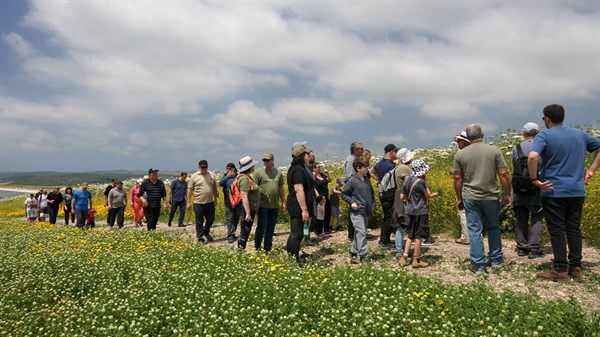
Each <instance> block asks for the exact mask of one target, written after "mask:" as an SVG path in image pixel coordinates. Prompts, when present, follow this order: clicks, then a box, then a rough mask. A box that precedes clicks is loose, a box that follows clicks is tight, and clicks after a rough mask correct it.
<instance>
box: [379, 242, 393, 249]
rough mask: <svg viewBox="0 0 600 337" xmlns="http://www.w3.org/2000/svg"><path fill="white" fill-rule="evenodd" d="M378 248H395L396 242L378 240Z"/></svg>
mask: <svg viewBox="0 0 600 337" xmlns="http://www.w3.org/2000/svg"><path fill="white" fill-rule="evenodd" d="M379 248H383V249H392V248H396V244H395V243H393V242H388V243H383V242H381V241H379Z"/></svg>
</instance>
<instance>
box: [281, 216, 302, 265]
mask: <svg viewBox="0 0 600 337" xmlns="http://www.w3.org/2000/svg"><path fill="white" fill-rule="evenodd" d="M303 230H304V223H303V222H302V218H296V217H290V236H289V237H288V239H287V244H286V246H285V249H286V250H287V252H288V254H290V255H294V256H295V257H296V259H297V260H298V258H299V256H300V244H301V243H302V239H303V238H304V234H303Z"/></svg>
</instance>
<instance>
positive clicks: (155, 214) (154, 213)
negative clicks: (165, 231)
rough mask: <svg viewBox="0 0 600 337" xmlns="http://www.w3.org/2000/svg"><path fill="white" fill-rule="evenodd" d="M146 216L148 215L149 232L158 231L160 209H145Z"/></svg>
mask: <svg viewBox="0 0 600 337" xmlns="http://www.w3.org/2000/svg"><path fill="white" fill-rule="evenodd" d="M144 214H146V228H148V230H149V231H153V230H156V225H157V224H158V218H159V217H160V207H146V208H144Z"/></svg>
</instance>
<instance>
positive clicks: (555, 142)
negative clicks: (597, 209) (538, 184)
mask: <svg viewBox="0 0 600 337" xmlns="http://www.w3.org/2000/svg"><path fill="white" fill-rule="evenodd" d="M598 149H600V140H598V139H596V138H594V137H592V136H590V135H589V134H587V133H586V132H584V131H582V130H579V129H574V128H570V127H566V126H562V125H560V126H554V127H552V128H550V129H548V130H544V131H542V132H540V133H539V134H538V135H537V136H536V137H535V138H534V140H533V145H532V148H531V151H535V152H537V153H539V154H540V157H541V159H542V165H541V177H540V180H541V181H546V180H548V181H550V182H551V183H552V187H553V189H552V191H544V190H542V197H550V198H569V197H585V194H586V193H585V183H584V180H583V178H584V176H583V174H584V166H585V152H586V151H587V152H593V151H596V150H598Z"/></svg>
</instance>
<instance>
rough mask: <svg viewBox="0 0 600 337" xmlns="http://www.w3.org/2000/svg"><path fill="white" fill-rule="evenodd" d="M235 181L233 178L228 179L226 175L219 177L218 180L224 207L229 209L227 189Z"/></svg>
mask: <svg viewBox="0 0 600 337" xmlns="http://www.w3.org/2000/svg"><path fill="white" fill-rule="evenodd" d="M234 181H235V176H234V177H231V178H229V177H228V176H227V175H224V176H222V177H221V180H219V186H221V187H223V200H224V202H225V206H227V207H229V208H231V201H229V187H230V186H231V184H233V182H234Z"/></svg>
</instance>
